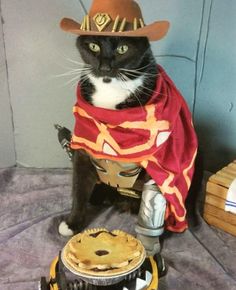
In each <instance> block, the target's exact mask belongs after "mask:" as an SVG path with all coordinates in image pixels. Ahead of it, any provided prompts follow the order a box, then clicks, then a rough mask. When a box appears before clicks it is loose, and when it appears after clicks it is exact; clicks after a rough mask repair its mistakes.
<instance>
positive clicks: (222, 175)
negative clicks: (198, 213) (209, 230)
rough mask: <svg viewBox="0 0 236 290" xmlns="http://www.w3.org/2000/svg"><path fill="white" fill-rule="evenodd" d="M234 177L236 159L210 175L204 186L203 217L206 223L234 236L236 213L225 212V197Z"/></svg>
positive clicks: (235, 176) (235, 234) (235, 174)
mask: <svg viewBox="0 0 236 290" xmlns="http://www.w3.org/2000/svg"><path fill="white" fill-rule="evenodd" d="M235 178H236V160H235V161H233V162H232V163H230V164H229V165H228V166H226V167H224V168H223V169H221V170H220V171H218V172H217V173H216V174H214V175H212V176H211V177H210V178H209V180H208V182H207V186H206V199H205V205H204V212H203V217H204V219H205V220H206V222H207V223H209V224H210V225H213V226H215V227H217V228H219V229H222V230H224V231H225V232H228V233H230V234H232V235H234V236H236V214H234V213H230V212H226V211H225V210H224V208H225V199H226V195H227V191H228V189H229V186H230V184H231V183H232V181H233V180H234V179H235Z"/></svg>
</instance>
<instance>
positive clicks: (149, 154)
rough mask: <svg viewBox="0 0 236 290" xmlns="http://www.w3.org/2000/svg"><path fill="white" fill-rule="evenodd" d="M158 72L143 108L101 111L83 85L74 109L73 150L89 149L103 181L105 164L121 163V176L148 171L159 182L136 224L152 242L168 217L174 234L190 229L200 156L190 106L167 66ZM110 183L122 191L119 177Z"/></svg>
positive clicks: (148, 188) (146, 194) (147, 191)
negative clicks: (189, 202) (188, 203)
mask: <svg viewBox="0 0 236 290" xmlns="http://www.w3.org/2000/svg"><path fill="white" fill-rule="evenodd" d="M158 71H159V73H158V77H157V81H156V89H155V91H154V92H153V96H152V97H151V99H150V101H149V102H148V104H146V105H145V106H143V107H135V108H128V109H122V110H110V109H103V108H97V107H96V108H95V107H94V106H92V105H90V104H89V103H87V102H86V101H85V100H84V99H83V97H82V96H81V94H80V87H79V86H78V90H77V103H76V105H75V106H74V109H73V111H74V116H75V120H76V122H75V128H74V134H73V136H72V141H71V148H72V149H74V150H76V149H84V150H85V151H86V152H87V153H88V154H89V155H90V156H91V158H92V160H93V163H94V165H95V167H96V168H97V170H98V173H99V176H100V178H101V175H102V173H101V172H102V171H103V175H106V169H105V170H104V165H105V164H107V165H108V167H111V164H112V162H113V161H116V162H118V164H117V163H114V162H113V163H114V164H116V165H114V164H113V166H112V168H113V170H114V168H115V167H117V166H118V168H120V169H119V170H121V171H120V173H121V174H118V175H122V174H123V175H124V176H125V175H127V173H128V175H133V177H134V176H135V175H137V174H138V168H139V167H142V168H144V169H145V170H146V172H147V173H148V174H149V175H150V176H151V178H152V179H153V180H154V184H150V183H151V181H150V182H149V183H148V184H146V185H145V186H144V188H143V192H142V200H141V207H140V213H139V218H138V225H137V226H136V231H137V233H138V236H143V237H147V238H146V240H150V239H151V237H158V236H159V235H160V234H161V233H162V232H163V217H165V227H166V228H167V229H168V230H171V231H175V232H182V231H184V230H185V229H186V228H187V222H186V219H185V216H186V209H185V205H184V202H185V199H186V197H187V193H188V190H189V187H190V184H191V179H192V175H193V170H194V160H195V157H196V152H197V138H196V134H195V131H194V128H193V124H192V119H191V113H190V112H189V109H188V107H187V105H186V102H185V101H184V99H183V97H182V96H181V94H180V92H179V91H178V90H177V89H176V87H175V85H174V84H173V82H172V81H171V79H170V78H169V77H168V75H167V74H166V73H165V71H164V70H163V68H162V67H160V66H158ZM98 160H99V161H98ZM102 160H108V161H102ZM130 163H133V165H132V166H131V165H130ZM121 164H126V165H121ZM99 167H100V170H99V169H98V168H99ZM119 170H118V171H119ZM99 171H100V172H99ZM113 173H114V172H113ZM109 174H110V173H109ZM115 175H116V174H115ZM111 176H113V177H114V174H111ZM113 177H112V178H113ZM126 177H127V176H126ZM126 177H124V179H125V178H126ZM129 178H130V177H129ZM133 181H134V180H133ZM105 182H106V183H108V184H109V182H110V184H111V185H113V186H116V187H117V185H118V188H120V187H122V186H119V184H115V183H116V182H115V180H114V179H113V181H108V179H107V180H105ZM131 187H132V186H131ZM124 188H125V189H127V187H126V185H125V187H124ZM121 191H122V190H121ZM165 208H166V209H165ZM154 240H157V238H154ZM144 243H145V242H144ZM153 245H154V244H153ZM154 247H155V245H154Z"/></svg>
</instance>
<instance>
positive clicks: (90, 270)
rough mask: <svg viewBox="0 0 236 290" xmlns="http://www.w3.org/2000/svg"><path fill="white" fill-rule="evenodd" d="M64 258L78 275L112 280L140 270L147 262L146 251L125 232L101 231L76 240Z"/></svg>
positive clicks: (88, 233) (66, 247)
mask: <svg viewBox="0 0 236 290" xmlns="http://www.w3.org/2000/svg"><path fill="white" fill-rule="evenodd" d="M62 256H63V257H62V258H63V261H64V263H65V264H66V266H67V265H68V266H69V268H70V269H71V270H73V271H74V272H78V274H86V275H92V276H103V277H105V276H106V277H109V276H114V275H120V274H124V273H128V272H131V271H132V270H133V269H136V268H138V267H139V266H140V265H141V264H142V263H143V261H144V259H145V249H144V247H143V245H142V244H141V242H140V241H139V240H137V239H135V238H134V237H133V236H131V235H129V234H127V233H125V232H123V231H121V230H113V231H111V232H110V231H108V230H107V229H104V228H100V229H90V230H87V231H85V232H83V233H80V234H78V235H75V236H74V237H72V238H71V239H70V240H69V241H68V243H67V244H66V246H65V247H64V249H63V253H62Z"/></svg>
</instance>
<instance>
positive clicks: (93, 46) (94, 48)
mask: <svg viewBox="0 0 236 290" xmlns="http://www.w3.org/2000/svg"><path fill="white" fill-rule="evenodd" d="M89 49H90V50H91V51H93V52H99V51H100V46H99V45H97V44H96V43H93V42H90V43H89Z"/></svg>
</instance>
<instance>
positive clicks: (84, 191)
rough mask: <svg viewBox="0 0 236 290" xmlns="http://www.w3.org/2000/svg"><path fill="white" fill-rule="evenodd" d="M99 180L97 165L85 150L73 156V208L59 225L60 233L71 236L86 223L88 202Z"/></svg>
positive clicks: (76, 151)
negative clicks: (93, 163) (94, 164)
mask: <svg viewBox="0 0 236 290" xmlns="http://www.w3.org/2000/svg"><path fill="white" fill-rule="evenodd" d="M97 180H98V177H97V172H96V169H95V167H94V166H93V165H92V163H91V161H90V158H89V156H88V155H87V154H86V153H85V152H84V151H83V150H75V152H74V156H73V181H72V182H73V184H72V209H71V213H70V215H69V217H68V218H67V219H66V220H65V221H62V222H61V223H60V225H59V229H58V230H59V233H60V234H61V235H63V236H71V235H74V234H75V233H78V232H79V231H80V230H81V229H82V228H83V227H84V223H85V217H86V211H87V203H88V200H89V198H90V195H91V193H92V191H93V188H94V186H95V184H96V182H97Z"/></svg>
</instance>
